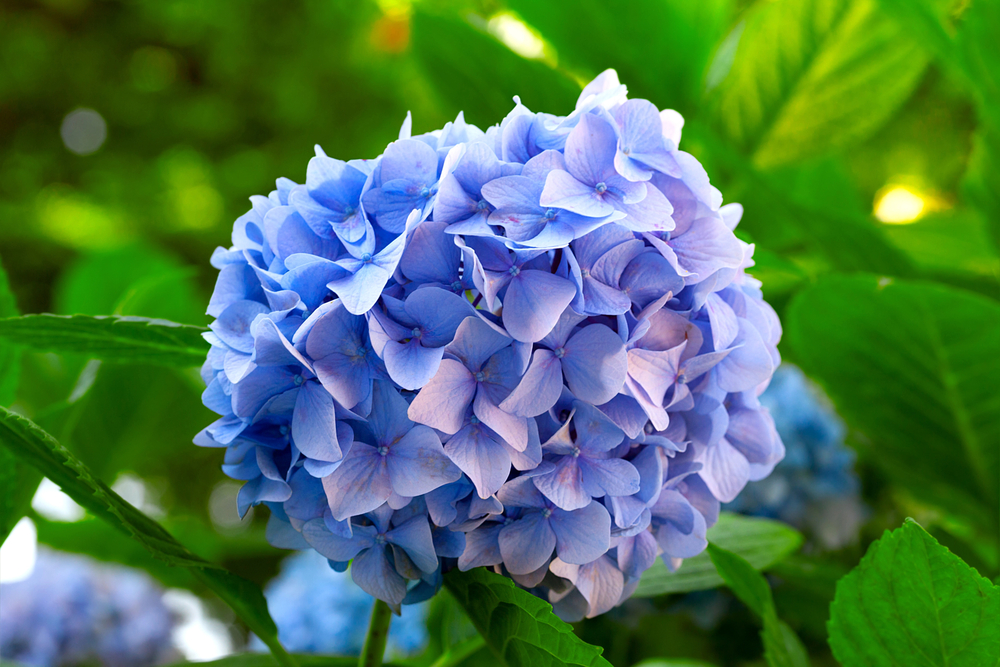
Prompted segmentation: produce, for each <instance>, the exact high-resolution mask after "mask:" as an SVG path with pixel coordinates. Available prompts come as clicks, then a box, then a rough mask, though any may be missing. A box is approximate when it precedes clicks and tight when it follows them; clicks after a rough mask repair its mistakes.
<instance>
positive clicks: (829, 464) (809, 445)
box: [725, 364, 865, 548]
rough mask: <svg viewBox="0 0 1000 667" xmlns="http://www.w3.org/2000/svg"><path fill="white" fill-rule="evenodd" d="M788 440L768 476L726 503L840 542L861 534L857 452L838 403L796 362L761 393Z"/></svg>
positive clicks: (829, 544)
mask: <svg viewBox="0 0 1000 667" xmlns="http://www.w3.org/2000/svg"><path fill="white" fill-rule="evenodd" d="M760 402H761V403H762V404H763V405H764V406H766V407H767V408H768V409H769V410H770V412H771V416H772V417H773V418H774V423H775V426H776V427H777V429H778V433H779V434H780V435H781V439H782V441H783V442H784V444H785V450H786V451H785V458H784V459H783V460H782V461H781V463H779V464H778V465H777V467H775V469H774V472H773V473H772V474H771V475H770V476H769V477H768V478H767V479H764V480H761V481H758V482H752V483H751V484H748V485H747V487H746V488H745V489H744V490H743V492H742V493H741V494H740V496H739V497H738V498H737V499H736V500H734V501H733V502H732V503H729V504H728V505H726V507H725V508H726V509H728V510H731V511H734V512H741V513H743V514H752V515H756V516H766V517H771V518H775V519H780V520H782V521H784V522H786V523H789V524H791V525H793V526H796V527H797V528H800V529H805V530H808V531H809V533H810V534H811V535H812V536H813V537H814V538H816V539H817V540H818V541H819V543H820V544H821V545H823V546H827V547H831V548H832V547H838V546H842V545H843V544H845V543H847V542H850V541H852V540H853V539H855V538H856V537H857V531H858V528H859V526H860V523H861V520H862V519H863V518H864V514H865V511H864V508H863V506H862V503H861V499H860V486H861V485H860V482H859V480H858V478H857V475H855V474H854V459H855V457H854V452H853V451H852V450H851V449H850V448H848V447H847V446H846V445H845V444H844V436H845V428H844V424H843V422H841V420H840V418H839V417H838V416H837V414H836V412H834V410H833V406H831V405H830V403H829V401H828V400H827V399H826V397H825V396H823V395H822V394H821V393H820V390H819V389H818V388H817V387H816V386H815V385H813V384H812V383H811V382H809V380H808V379H807V378H806V376H805V374H804V373H803V372H802V371H801V370H799V369H798V368H797V367H795V366H791V365H789V364H783V365H782V366H781V367H780V368H778V370H777V371H776V372H775V374H774V379H773V380H772V381H771V384H770V386H768V388H767V391H765V392H764V394H763V395H762V396H761V397H760Z"/></svg>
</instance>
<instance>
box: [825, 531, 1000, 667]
mask: <svg viewBox="0 0 1000 667" xmlns="http://www.w3.org/2000/svg"><path fill="white" fill-rule="evenodd" d="M828 628H829V632H830V648H832V649H833V655H834V657H836V658H837V660H839V661H840V662H841V663H843V664H844V665H847V666H848V667H850V666H852V665H928V666H929V665H941V666H942V667H943V666H946V665H947V666H950V667H965V666H968V667H987V666H988V665H994V666H995V665H998V664H1000V587H997V586H994V585H993V584H991V583H990V581H989V580H988V579H986V578H985V577H982V576H980V575H979V573H978V572H976V571H975V570H974V569H973V568H971V567H969V566H968V565H966V564H965V563H964V562H963V561H962V560H961V559H960V558H958V557H957V556H955V555H954V554H952V553H951V552H950V551H948V549H946V548H945V547H943V546H941V545H940V544H938V543H937V541H936V540H935V539H934V538H933V537H931V536H930V535H929V534H928V533H927V532H926V531H925V530H924V529H923V528H921V527H920V526H919V525H918V524H917V523H916V522H915V521H913V520H907V521H906V523H904V524H903V526H902V527H901V528H897V529H896V530H894V531H892V532H891V533H890V532H889V531H886V532H885V534H884V535H883V536H882V538H881V539H880V540H878V541H877V542H875V543H873V544H872V545H871V547H869V548H868V553H866V554H865V557H864V558H863V559H862V560H861V563H860V564H859V565H858V566H857V567H856V568H854V570H852V571H851V573H850V574H848V575H847V576H846V577H844V578H843V579H841V580H840V582H839V583H838V584H837V597H836V598H835V599H834V601H833V604H832V605H831V606H830V623H829V626H828Z"/></svg>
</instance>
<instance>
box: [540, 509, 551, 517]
mask: <svg viewBox="0 0 1000 667" xmlns="http://www.w3.org/2000/svg"><path fill="white" fill-rule="evenodd" d="M550 516H552V509H551V508H549V507H546V508H545V509H543V510H542V517H544V518H546V519H548V518H549V517H550Z"/></svg>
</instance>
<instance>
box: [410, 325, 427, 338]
mask: <svg viewBox="0 0 1000 667" xmlns="http://www.w3.org/2000/svg"><path fill="white" fill-rule="evenodd" d="M410 335H411V336H413V337H414V338H420V337H421V336H423V335H424V332H423V330H422V329H421V328H420V327H413V331H411V332H410Z"/></svg>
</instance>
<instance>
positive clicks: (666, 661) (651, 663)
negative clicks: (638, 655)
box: [632, 658, 714, 667]
mask: <svg viewBox="0 0 1000 667" xmlns="http://www.w3.org/2000/svg"><path fill="white" fill-rule="evenodd" d="M632 667H714V666H713V665H712V664H711V663H709V662H703V661H701V660H686V659H684V658H653V659H652V660H643V661H642V662H637V663H636V664H635V665H633V666H632Z"/></svg>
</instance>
